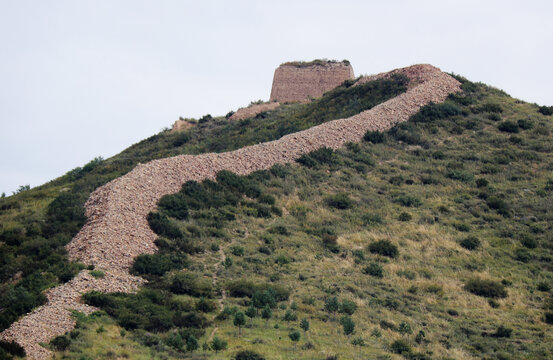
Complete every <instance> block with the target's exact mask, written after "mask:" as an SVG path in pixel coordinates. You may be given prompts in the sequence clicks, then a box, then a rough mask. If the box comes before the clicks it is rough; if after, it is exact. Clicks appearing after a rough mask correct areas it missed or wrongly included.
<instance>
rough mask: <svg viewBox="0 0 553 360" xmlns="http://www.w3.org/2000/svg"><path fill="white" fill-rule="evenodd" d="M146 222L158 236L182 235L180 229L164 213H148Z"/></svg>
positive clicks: (178, 236)
mask: <svg viewBox="0 0 553 360" xmlns="http://www.w3.org/2000/svg"><path fill="white" fill-rule="evenodd" d="M148 224H149V225H150V228H151V229H152V231H153V232H155V233H156V234H158V235H160V236H165V237H168V238H170V239H176V238H181V237H182V236H183V234H182V232H181V230H180V229H179V227H178V226H177V225H175V224H174V223H173V222H171V220H169V218H167V216H166V215H163V214H160V213H158V212H151V213H149V214H148Z"/></svg>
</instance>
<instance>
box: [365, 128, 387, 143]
mask: <svg viewBox="0 0 553 360" xmlns="http://www.w3.org/2000/svg"><path fill="white" fill-rule="evenodd" d="M363 140H365V141H368V142H372V143H373V144H381V143H383V142H385V141H386V135H385V134H384V133H383V132H380V131H370V130H369V131H367V132H366V133H365V135H364V136H363Z"/></svg>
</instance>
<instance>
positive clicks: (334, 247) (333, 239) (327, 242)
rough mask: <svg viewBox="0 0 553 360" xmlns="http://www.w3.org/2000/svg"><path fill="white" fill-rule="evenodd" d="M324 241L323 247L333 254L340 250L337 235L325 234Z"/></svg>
mask: <svg viewBox="0 0 553 360" xmlns="http://www.w3.org/2000/svg"><path fill="white" fill-rule="evenodd" d="M322 240H323V246H324V247H325V248H327V249H328V250H330V251H332V252H333V253H337V252H338V251H339V250H340V248H339V247H338V237H337V236H336V235H330V234H323V237H322Z"/></svg>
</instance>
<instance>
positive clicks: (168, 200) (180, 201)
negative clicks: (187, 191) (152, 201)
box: [150, 193, 188, 226]
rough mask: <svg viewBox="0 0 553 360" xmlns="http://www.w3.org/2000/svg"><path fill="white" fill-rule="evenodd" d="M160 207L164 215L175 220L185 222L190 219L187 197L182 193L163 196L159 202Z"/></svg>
mask: <svg viewBox="0 0 553 360" xmlns="http://www.w3.org/2000/svg"><path fill="white" fill-rule="evenodd" d="M158 207H159V208H160V209H161V211H162V212H163V213H164V214H166V215H167V216H170V217H174V218H175V219H179V220H185V219H186V218H188V205H187V203H186V197H185V196H184V195H183V194H182V193H176V194H172V195H166V196H163V197H162V198H161V199H160V200H159V202H158ZM152 220H153V219H152ZM150 226H151V225H150Z"/></svg>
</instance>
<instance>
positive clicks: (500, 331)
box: [493, 325, 513, 338]
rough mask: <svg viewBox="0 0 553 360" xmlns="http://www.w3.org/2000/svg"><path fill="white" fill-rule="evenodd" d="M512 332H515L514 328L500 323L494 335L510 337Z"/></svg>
mask: <svg viewBox="0 0 553 360" xmlns="http://www.w3.org/2000/svg"><path fill="white" fill-rule="evenodd" d="M512 333H513V329H511V328H508V327H504V326H503V325H500V326H499V327H498V328H497V330H496V331H495V333H494V334H493V336H495V337H498V338H510V337H511V334H512Z"/></svg>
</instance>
